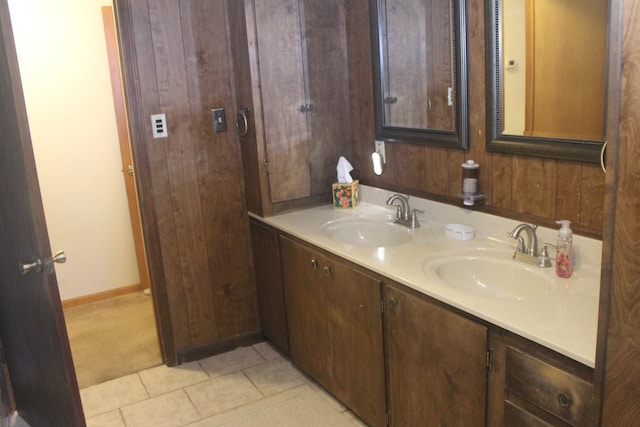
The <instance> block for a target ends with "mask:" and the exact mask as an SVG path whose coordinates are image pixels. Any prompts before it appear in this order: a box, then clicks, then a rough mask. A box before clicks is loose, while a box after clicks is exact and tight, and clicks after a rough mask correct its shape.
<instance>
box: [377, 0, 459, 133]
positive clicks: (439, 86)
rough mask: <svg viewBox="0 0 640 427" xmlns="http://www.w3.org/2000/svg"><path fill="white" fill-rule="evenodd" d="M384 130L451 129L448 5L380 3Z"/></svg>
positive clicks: (412, 0)
mask: <svg viewBox="0 0 640 427" xmlns="http://www.w3.org/2000/svg"><path fill="white" fill-rule="evenodd" d="M379 7H380V10H379V13H380V26H381V32H380V41H381V45H382V46H381V53H382V61H381V66H383V67H384V69H383V73H382V74H383V76H384V80H383V82H382V86H383V104H384V125H386V126H396V127H408V128H419V129H439V130H451V131H452V130H455V108H454V100H455V93H454V91H455V83H454V82H455V80H454V75H453V70H454V68H453V58H454V52H453V33H452V31H453V29H452V23H453V16H452V10H451V5H450V4H449V2H425V1H424V0H380V6H379Z"/></svg>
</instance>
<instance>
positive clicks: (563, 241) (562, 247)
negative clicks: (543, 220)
mask: <svg viewBox="0 0 640 427" xmlns="http://www.w3.org/2000/svg"><path fill="white" fill-rule="evenodd" d="M556 224H562V227H560V230H558V251H557V253H556V274H557V275H558V277H564V278H567V277H571V273H572V270H573V266H572V265H571V261H572V258H573V256H572V255H573V254H572V252H573V247H572V240H573V231H572V230H571V228H570V227H569V226H570V225H571V221H568V220H561V221H556Z"/></svg>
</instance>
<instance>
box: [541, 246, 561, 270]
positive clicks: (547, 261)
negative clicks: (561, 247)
mask: <svg viewBox="0 0 640 427" xmlns="http://www.w3.org/2000/svg"><path fill="white" fill-rule="evenodd" d="M549 247H552V248H556V249H558V247H557V246H556V245H552V244H551V243H543V244H542V250H541V251H540V255H539V256H538V267H542V268H548V267H551V258H550V257H549V251H548V250H547V249H548V248H549Z"/></svg>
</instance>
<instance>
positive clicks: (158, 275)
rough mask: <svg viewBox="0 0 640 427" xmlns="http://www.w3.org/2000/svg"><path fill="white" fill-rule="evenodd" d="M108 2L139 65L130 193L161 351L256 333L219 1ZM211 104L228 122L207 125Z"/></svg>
mask: <svg viewBox="0 0 640 427" xmlns="http://www.w3.org/2000/svg"><path fill="white" fill-rule="evenodd" d="M117 5H118V6H119V8H118V9H117V10H119V11H121V12H122V15H121V17H122V16H125V15H126V19H128V20H129V24H130V25H129V27H130V30H131V31H132V33H133V39H132V40H131V42H132V43H133V46H131V45H128V44H127V43H125V46H124V51H125V55H129V57H128V59H129V60H130V62H131V63H134V64H135V65H136V67H137V69H138V76H137V77H138V91H137V92H136V93H132V92H131V88H132V87H133V86H132V85H131V84H129V86H128V89H129V91H130V93H129V96H130V97H132V98H133V103H134V104H135V105H134V107H133V108H134V109H135V110H136V111H137V115H136V114H134V123H133V128H134V130H135V131H136V132H135V133H136V137H134V146H133V149H134V157H135V161H136V168H137V170H139V171H141V173H142V174H143V176H142V177H141V178H142V180H143V181H144V183H142V184H141V187H140V189H139V192H140V194H141V205H144V206H145V207H146V212H143V222H144V223H145V233H146V235H145V238H146V244H147V247H148V248H149V247H151V250H152V252H151V254H150V255H149V258H150V268H151V270H152V282H153V283H152V285H154V286H153V291H154V299H155V300H156V313H158V314H159V317H161V318H162V322H161V323H162V324H163V325H164V326H161V327H162V328H163V330H161V335H162V336H163V338H164V339H165V340H171V341H172V342H171V343H169V345H168V346H167V345H166V343H165V350H166V349H168V350H169V352H171V351H174V352H177V353H180V352H181V351H184V350H185V349H187V350H188V349H190V348H198V349H200V350H201V348H202V346H203V345H207V344H210V343H212V342H219V341H221V340H224V339H234V337H238V336H241V335H243V334H255V335H256V336H257V335H258V333H259V328H260V326H259V320H258V315H257V300H256V292H255V285H254V273H253V263H252V258H251V248H250V235H249V222H248V215H247V210H246V205H245V198H244V186H243V184H242V179H243V175H242V162H241V158H240V148H239V145H238V143H237V138H236V134H235V131H234V128H233V123H234V122H233V120H234V117H235V102H234V98H233V93H232V81H231V78H232V77H231V66H230V63H231V58H230V51H229V44H228V43H227V41H228V40H229V36H228V27H227V20H226V13H225V6H226V2H225V0H189V1H180V2H177V1H174V0H148V1H147V0H122V1H118V2H117ZM120 24H122V22H121V23H120ZM125 24H126V22H125ZM125 26H126V25H125ZM216 40H217V41H218V42H216ZM125 57H126V56H125ZM131 63H130V64H129V65H132V64H131ZM125 64H126V62H125ZM132 77H133V78H135V77H136V76H132V75H129V78H130V80H131V78H132ZM130 101H131V100H130ZM218 107H223V108H225V110H226V113H227V120H228V121H229V123H228V131H226V132H222V133H213V130H212V117H211V109H212V108H218ZM156 113H165V114H166V117H167V123H168V132H169V137H168V138H165V139H152V138H151V129H150V125H151V122H150V119H149V116H150V115H151V114H156ZM167 320H168V321H167ZM200 350H198V351H200ZM199 355H200V356H202V355H203V353H202V352H200V353H199ZM168 357H169V359H171V357H172V355H171V354H169V355H168ZM173 357H175V354H174V355H173ZM168 362H169V364H173V363H175V362H177V360H169V361H168Z"/></svg>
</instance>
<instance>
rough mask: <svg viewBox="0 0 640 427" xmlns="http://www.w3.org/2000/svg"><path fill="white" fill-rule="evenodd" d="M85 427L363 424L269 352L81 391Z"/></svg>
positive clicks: (262, 349) (266, 348) (258, 349)
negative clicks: (85, 421)
mask: <svg viewBox="0 0 640 427" xmlns="http://www.w3.org/2000/svg"><path fill="white" fill-rule="evenodd" d="M80 395H81V397H82V404H83V406H84V412H85V416H86V418H87V426H88V427H106V426H109V427H138V426H140V427H149V426H154V427H163V426H193V427H205V426H238V427H240V426H242V427H254V426H255V427H258V426H259V427H270V426H278V427H288V426H290V427H298V426H305V427H324V426H331V427H334V426H336V427H340V426H345V427H348V426H351V427H354V426H360V427H361V426H364V424H363V423H362V422H361V421H360V420H359V419H358V418H357V417H355V416H354V415H353V414H352V413H351V412H350V411H348V410H347V409H346V408H345V407H344V406H342V405H341V404H340V403H339V402H337V401H336V400H334V399H333V398H332V397H331V396H330V395H329V394H328V393H326V392H325V391H324V390H323V389H321V388H320V387H319V386H318V385H317V384H315V383H314V382H313V381H312V380H310V379H309V378H308V377H306V376H305V375H303V374H302V373H300V372H299V371H298V370H297V369H296V368H294V367H293V366H292V364H291V362H289V360H288V359H286V358H284V357H282V355H281V354H280V353H278V352H277V351H275V350H274V349H273V348H272V347H271V346H270V344H268V343H266V342H263V343H259V344H256V345H254V346H252V347H244V348H240V349H237V350H234V351H231V352H229V353H224V354H221V355H218V356H213V357H210V358H207V359H203V360H199V361H196V362H191V363H186V364H183V365H180V366H178V367H174V368H168V367H166V366H164V365H163V366H158V367H154V368H150V369H146V370H143V371H140V372H138V373H135V374H131V375H127V376H124V377H121V378H117V379H115V380H111V381H108V382H105V383H102V384H98V385H94V386H91V387H88V388H85V389H83V390H81V391H80Z"/></svg>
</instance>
